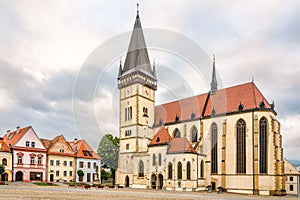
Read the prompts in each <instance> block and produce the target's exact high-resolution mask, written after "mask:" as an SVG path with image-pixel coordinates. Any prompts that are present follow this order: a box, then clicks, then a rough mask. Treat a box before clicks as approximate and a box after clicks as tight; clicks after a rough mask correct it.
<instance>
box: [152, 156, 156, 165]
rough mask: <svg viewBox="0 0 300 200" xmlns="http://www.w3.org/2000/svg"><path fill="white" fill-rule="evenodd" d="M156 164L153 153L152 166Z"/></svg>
mask: <svg viewBox="0 0 300 200" xmlns="http://www.w3.org/2000/svg"><path fill="white" fill-rule="evenodd" d="M155 165H156V156H155V154H153V155H152V166H155Z"/></svg>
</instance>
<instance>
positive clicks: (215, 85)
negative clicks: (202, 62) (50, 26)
mask: <svg viewBox="0 0 300 200" xmlns="http://www.w3.org/2000/svg"><path fill="white" fill-rule="evenodd" d="M210 86H211V89H210V93H211V94H215V93H216V91H217V90H218V82H217V76H216V57H215V55H214V57H213V71H212V79H211V83H210Z"/></svg>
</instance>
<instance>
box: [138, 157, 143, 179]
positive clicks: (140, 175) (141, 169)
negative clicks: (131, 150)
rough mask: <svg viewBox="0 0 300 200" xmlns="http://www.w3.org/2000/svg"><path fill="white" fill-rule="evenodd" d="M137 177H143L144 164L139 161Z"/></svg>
mask: <svg viewBox="0 0 300 200" xmlns="http://www.w3.org/2000/svg"><path fill="white" fill-rule="evenodd" d="M138 176H139V177H144V162H143V161H142V160H140V162H139V174H138Z"/></svg>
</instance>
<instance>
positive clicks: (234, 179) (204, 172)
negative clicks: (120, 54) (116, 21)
mask: <svg viewBox="0 0 300 200" xmlns="http://www.w3.org/2000/svg"><path fill="white" fill-rule="evenodd" d="M157 81H158V80H157V76H156V69H155V66H151V64H150V61H149V55H148V51H147V47H146V42H145V38H144V35H143V30H142V26H141V20H140V16H139V12H137V16H136V19H135V24H134V29H133V32H132V36H131V40H130V43H129V48H128V52H127V55H126V59H125V63H124V66H122V65H120V68H119V74H118V88H119V91H120V127H119V134H120V150H119V161H118V169H117V171H116V183H117V184H118V185H120V186H124V187H131V188H148V189H150V188H152V189H166V190H178V191H204V190H207V189H208V188H209V189H212V190H218V189H219V190H220V188H222V189H223V190H225V191H227V192H232V193H243V194H257V195H284V194H285V176H284V161H283V148H282V136H281V133H280V123H279V122H278V120H277V119H276V115H277V113H276V111H275V110H274V103H269V102H268V101H267V99H266V98H265V97H264V96H263V94H262V93H261V92H260V90H259V89H258V88H257V86H256V85H255V84H254V82H248V83H244V84H240V85H236V86H233V87H228V88H224V89H218V83H217V79H216V72H215V59H213V61H212V80H211V88H210V91H208V92H207V93H205V94H200V95H197V96H193V97H188V98H185V99H180V100H177V101H174V102H169V103H165V104H162V105H156V104H155V92H156V90H157Z"/></svg>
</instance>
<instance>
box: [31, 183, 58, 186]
mask: <svg viewBox="0 0 300 200" xmlns="http://www.w3.org/2000/svg"><path fill="white" fill-rule="evenodd" d="M32 183H33V184H35V185H38V186H58V185H57V184H55V183H44V182H32Z"/></svg>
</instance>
